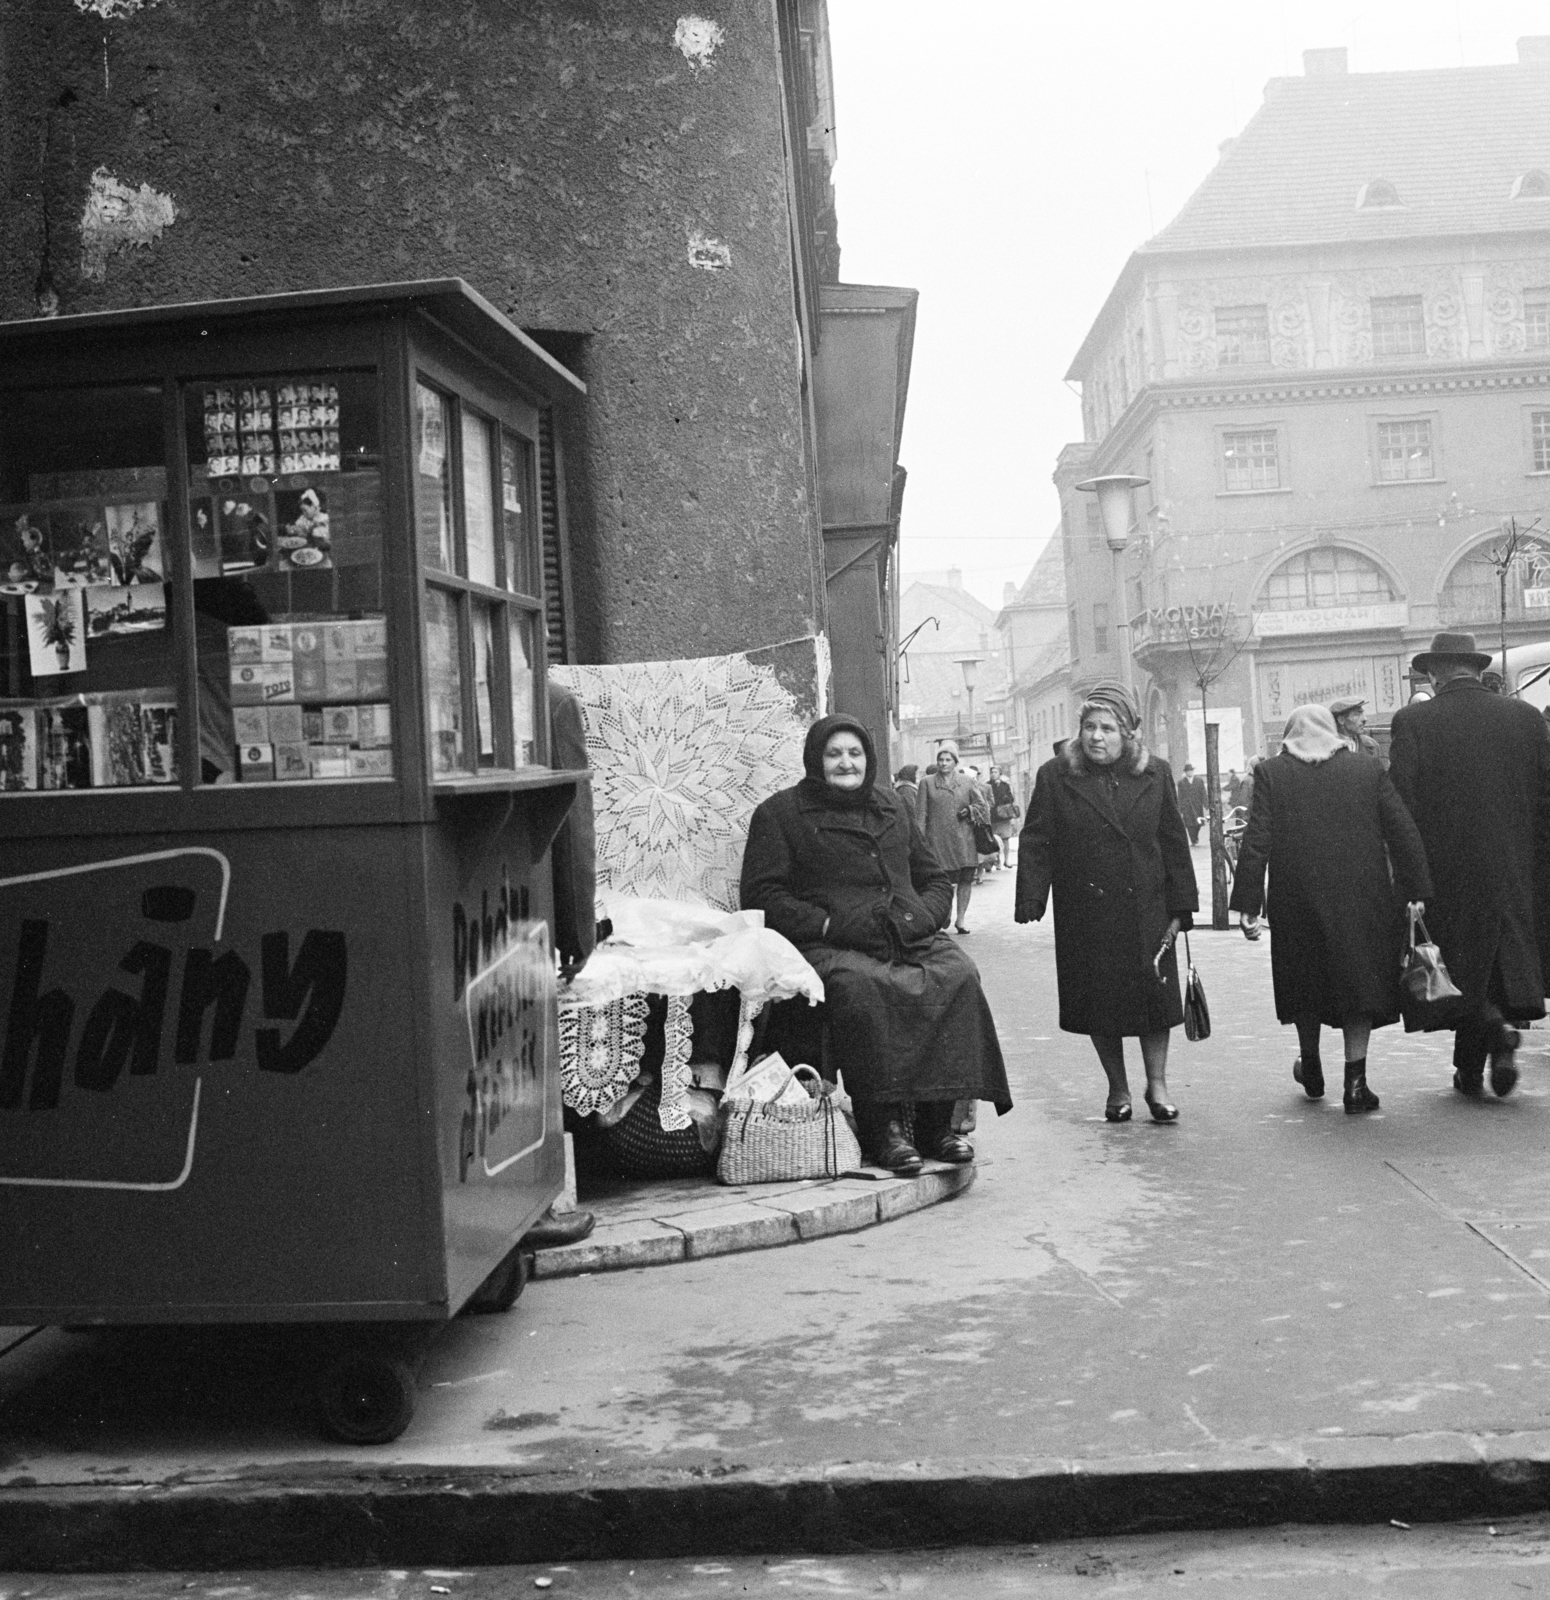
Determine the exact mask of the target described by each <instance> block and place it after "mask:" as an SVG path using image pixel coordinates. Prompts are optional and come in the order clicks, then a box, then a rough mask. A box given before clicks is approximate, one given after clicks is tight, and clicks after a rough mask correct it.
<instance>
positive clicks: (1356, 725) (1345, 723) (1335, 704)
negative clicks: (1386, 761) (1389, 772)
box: [1329, 700, 1383, 761]
mask: <svg viewBox="0 0 1550 1600" xmlns="http://www.w3.org/2000/svg"><path fill="white" fill-rule="evenodd" d="M1366 706H1367V702H1366V701H1365V700H1331V701H1330V703H1329V714H1330V716H1332V717H1333V718H1334V719H1335V727H1336V728H1337V729H1338V730H1339V733H1340V737H1341V738H1342V739H1344V740H1345V743H1346V748H1347V749H1349V750H1353V751H1355V753H1356V754H1357V755H1359V756H1376V757H1377V758H1378V760H1380V761H1381V760H1382V759H1383V752H1382V751H1381V750H1380V749H1379V748H1378V741H1377V740H1376V739H1374V738H1373V736H1372V735H1371V734H1370V733H1368V731H1367V711H1366Z"/></svg>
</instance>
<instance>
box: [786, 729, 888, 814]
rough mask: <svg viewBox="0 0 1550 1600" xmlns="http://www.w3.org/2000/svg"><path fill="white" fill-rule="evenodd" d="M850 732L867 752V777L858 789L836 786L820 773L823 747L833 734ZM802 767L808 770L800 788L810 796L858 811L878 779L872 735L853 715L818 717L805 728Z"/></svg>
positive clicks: (835, 805) (845, 808)
mask: <svg viewBox="0 0 1550 1600" xmlns="http://www.w3.org/2000/svg"><path fill="white" fill-rule="evenodd" d="M842 730H843V731H844V732H846V733H853V734H855V736H856V737H857V738H858V739H859V740H860V741H861V748H862V749H863V750H864V751H865V752H866V777H865V778H864V779H863V780H862V783H861V787H860V788H859V789H836V788H835V787H834V785H833V784H832V783H829V782H827V781H826V780H825V778H824V775H823V750H824V746H825V745H826V744H828V742H829V740H830V739H832V738H833V737H834V735H835V734H837V733H839V732H841V731H842ZM802 769H803V771H804V772H806V773H807V776H806V777H805V778H803V780H802V782H801V784H800V785H799V787H800V788H801V789H802V790H803V791H804V792H805V793H806V794H808V795H810V796H811V797H812V798H813V799H815V800H819V801H821V802H822V803H823V804H824V805H826V806H833V807H835V808H836V809H839V810H858V811H859V810H860V809H861V807H863V806H864V805H866V803H867V801H868V800H870V799H871V798H872V785H873V784H874V783H876V782H877V752H876V751H875V750H874V749H873V748H872V735H871V734H869V733H868V732H867V731H866V729H865V727H863V726H862V724H861V723H859V722H857V721H856V719H855V718H854V717H847V716H844V715H843V714H842V715H840V716H835V717H820V718H819V719H818V721H817V722H815V723H814V724H813V725H812V727H810V728H809V729H808V730H807V740H806V742H805V743H804V744H803V746H802Z"/></svg>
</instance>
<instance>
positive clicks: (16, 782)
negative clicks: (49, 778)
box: [0, 705, 38, 790]
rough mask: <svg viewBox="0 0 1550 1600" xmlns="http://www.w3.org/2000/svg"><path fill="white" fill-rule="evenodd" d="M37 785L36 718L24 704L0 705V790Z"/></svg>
mask: <svg viewBox="0 0 1550 1600" xmlns="http://www.w3.org/2000/svg"><path fill="white" fill-rule="evenodd" d="M37 786H38V718H37V712H36V711H35V709H34V708H33V707H32V706H30V705H28V706H0V790H12V789H36V788H37Z"/></svg>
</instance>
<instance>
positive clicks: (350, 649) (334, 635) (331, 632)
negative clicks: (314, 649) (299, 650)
mask: <svg viewBox="0 0 1550 1600" xmlns="http://www.w3.org/2000/svg"><path fill="white" fill-rule="evenodd" d="M355 629H356V625H355V623H353V622H326V623H324V624H323V659H324V660H325V661H353V660H354V659H355Z"/></svg>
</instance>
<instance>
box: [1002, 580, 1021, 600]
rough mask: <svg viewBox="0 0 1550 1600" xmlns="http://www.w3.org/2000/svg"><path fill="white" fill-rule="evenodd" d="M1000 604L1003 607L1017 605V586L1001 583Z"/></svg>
mask: <svg viewBox="0 0 1550 1600" xmlns="http://www.w3.org/2000/svg"><path fill="white" fill-rule="evenodd" d="M1001 604H1002V605H1003V606H1011V605H1016V604H1017V585H1016V584H1015V583H1003V584H1002V585H1001Z"/></svg>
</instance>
